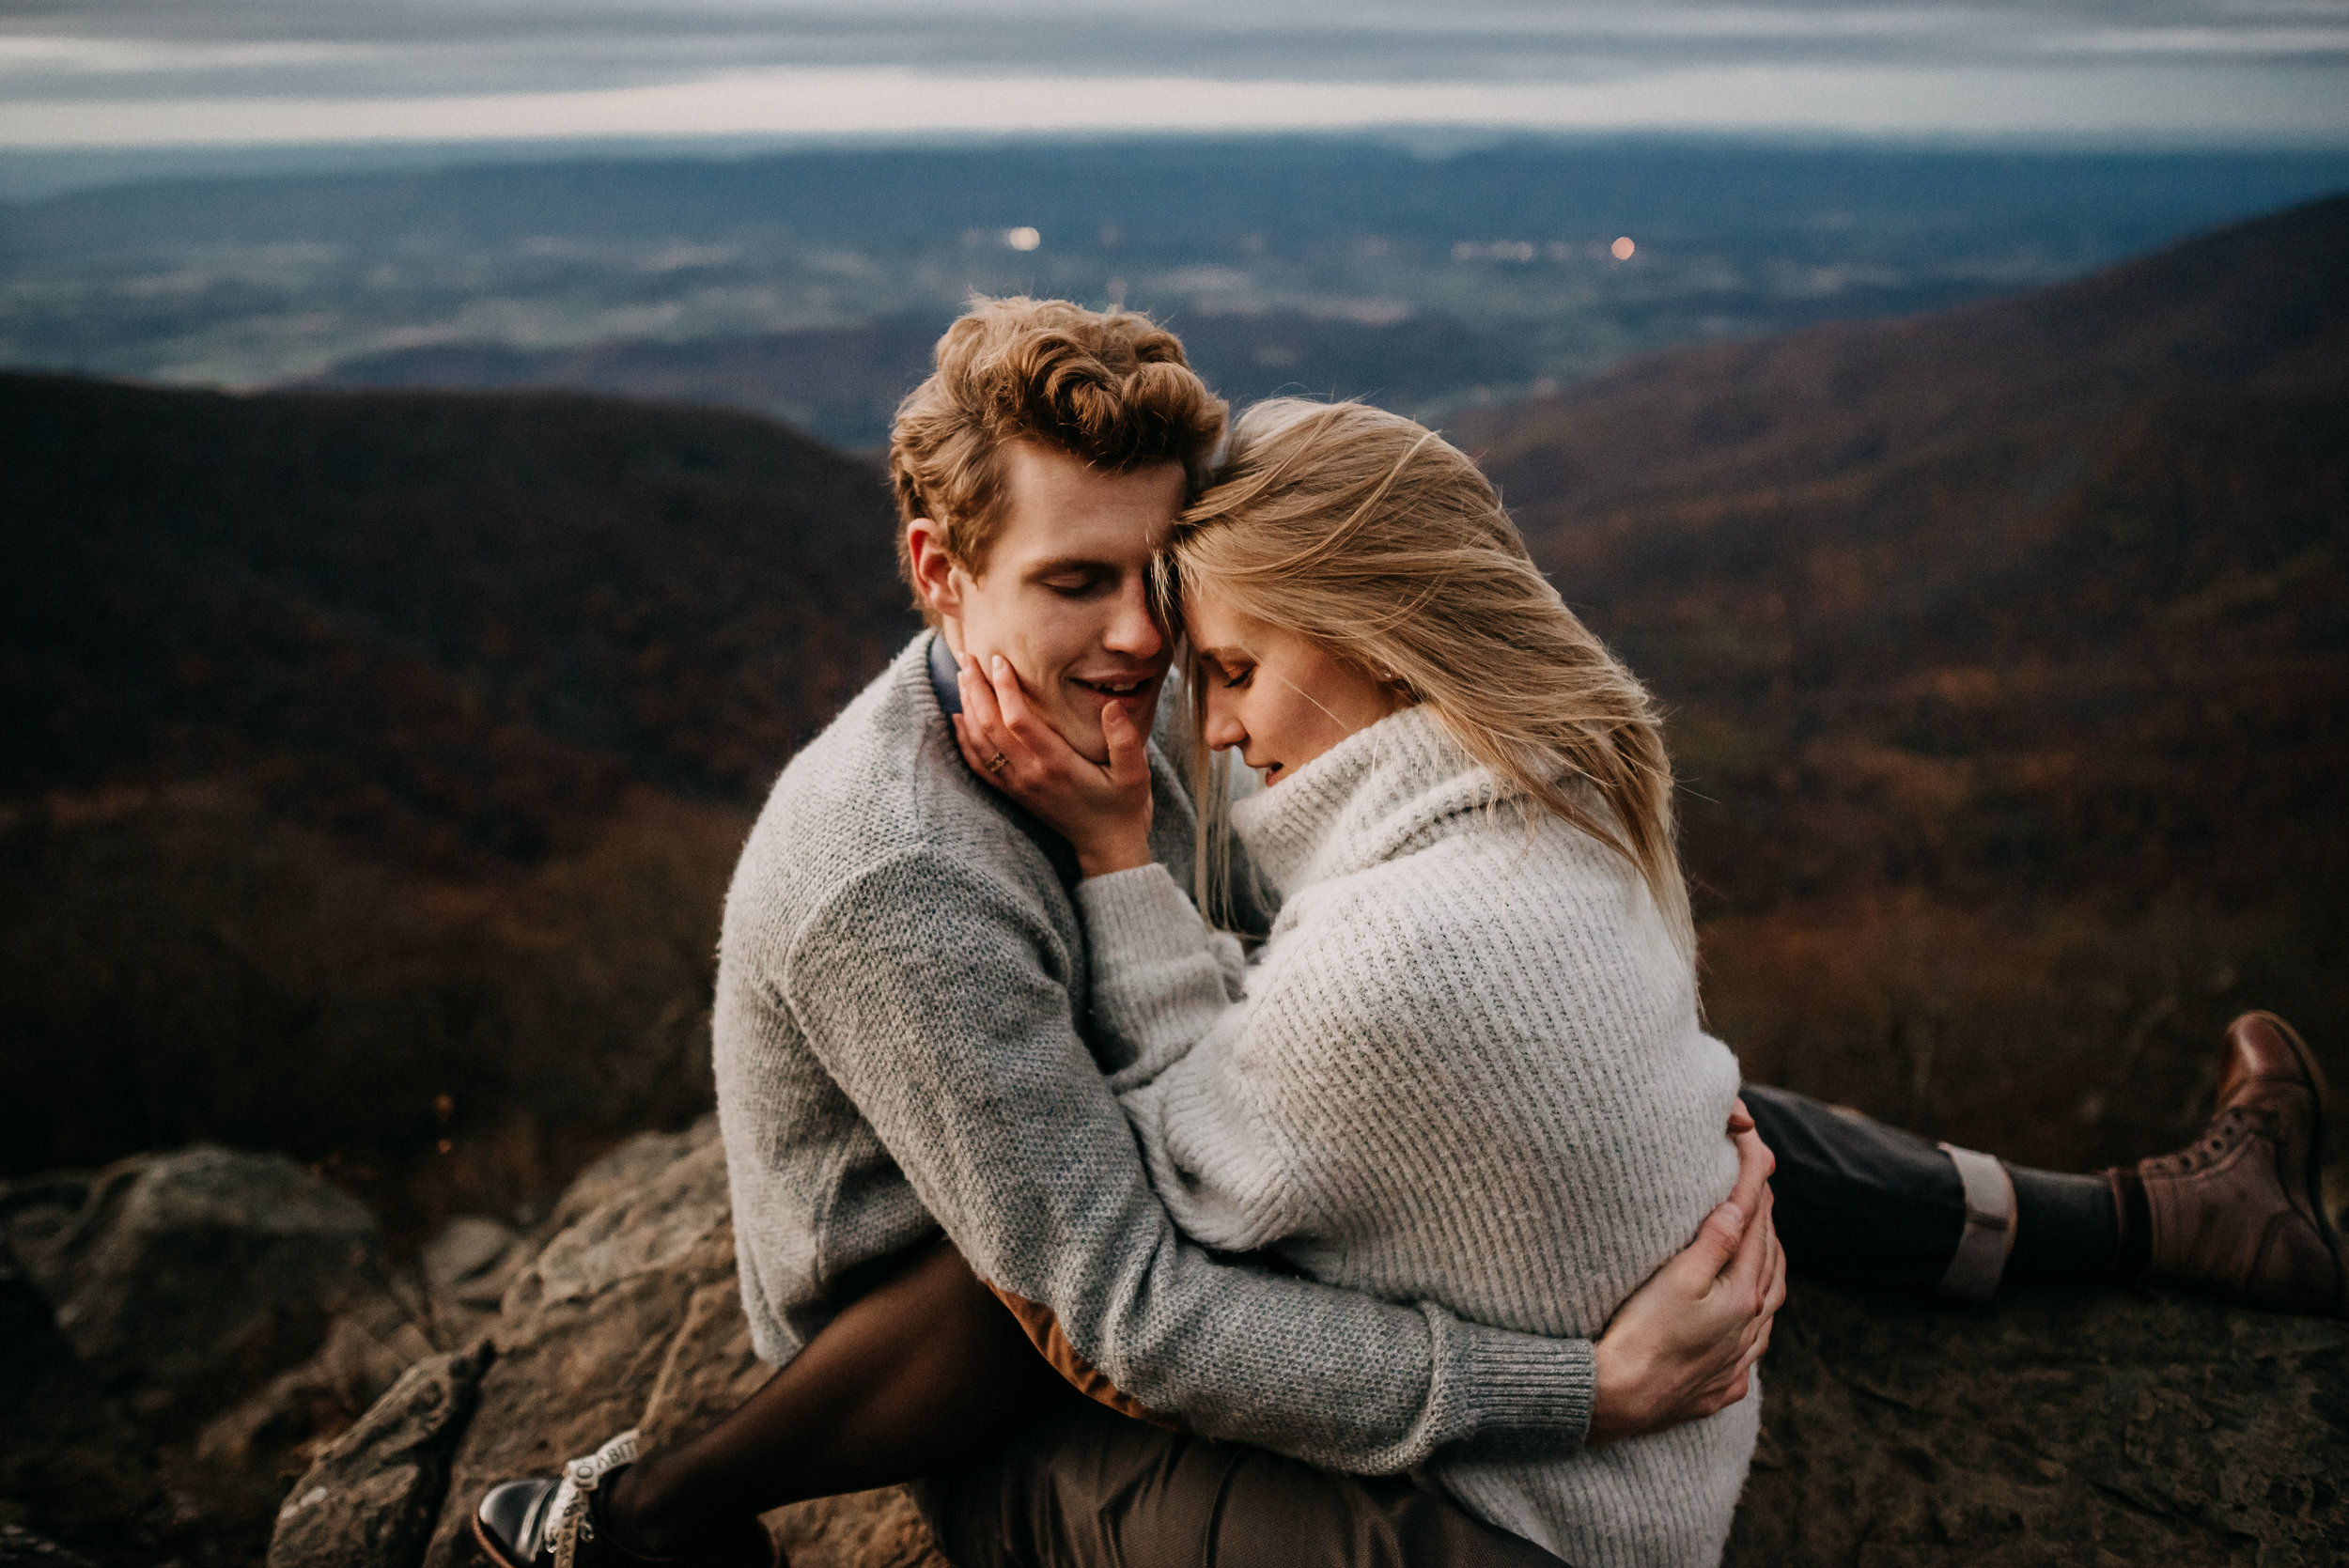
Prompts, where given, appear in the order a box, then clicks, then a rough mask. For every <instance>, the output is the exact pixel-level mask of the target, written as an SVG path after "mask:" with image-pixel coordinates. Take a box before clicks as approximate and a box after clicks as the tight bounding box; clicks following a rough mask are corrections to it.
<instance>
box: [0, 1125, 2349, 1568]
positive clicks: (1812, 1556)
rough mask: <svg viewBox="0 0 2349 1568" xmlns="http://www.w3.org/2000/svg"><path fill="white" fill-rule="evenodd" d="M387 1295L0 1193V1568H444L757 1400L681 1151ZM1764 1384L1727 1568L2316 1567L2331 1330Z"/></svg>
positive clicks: (53, 1202) (288, 1218)
mask: <svg viewBox="0 0 2349 1568" xmlns="http://www.w3.org/2000/svg"><path fill="white" fill-rule="evenodd" d="M422 1278H423V1281H424V1283H425V1284H426V1285H428V1287H429V1290H430V1296H429V1298H428V1299H427V1298H426V1296H424V1295H423V1294H422V1288H421V1287H420V1286H419V1285H418V1284H417V1283H415V1282H412V1281H409V1280H408V1279H407V1278H406V1277H404V1276H403V1275H401V1274H400V1272H399V1271H398V1270H397V1269H396V1268H394V1267H393V1266H392V1265H390V1264H389V1263H387V1262H386V1261H385V1259H384V1256H383V1252H382V1249H381V1243H380V1240H379V1239H378V1237H377V1235H376V1233H375V1231H374V1229H373V1227H372V1225H371V1224H368V1223H366V1221H365V1216H364V1214H361V1213H358V1212H357V1211H356V1205H352V1204H350V1202H349V1200H348V1199H345V1198H343V1197H341V1196H340V1195H339V1194H337V1193H335V1192H334V1191H333V1190H332V1189H330V1188H324V1187H323V1184H319V1183H317V1182H315V1181H314V1180H313V1179H312V1178H310V1177H308V1176H307V1175H306V1173H304V1172H301V1171H299V1170H298V1169H296V1168H294V1167H291V1166H288V1165H287V1164H286V1162H284V1161H282V1160H275V1159H271V1158H267V1157H255V1156H244V1155H232V1154H229V1153H227V1152H226V1151H221V1150H213V1149H197V1150H189V1151H183V1152H181V1153H179V1154H176V1155H171V1156H163V1157H146V1158H143V1159H140V1160H133V1161H128V1162H125V1163H124V1164H123V1165H121V1166H117V1167H114V1168H111V1169H109V1170H108V1171H105V1172H98V1173H97V1174H95V1175H65V1176H51V1177H44V1178H39V1179H37V1180H32V1181H27V1182H20V1183H17V1184H14V1185H12V1186H9V1187H6V1188H0V1407H5V1408H7V1409H8V1411H9V1412H10V1413H11V1416H10V1421H9V1423H8V1428H7V1432H6V1435H5V1436H4V1437H0V1563H13V1562H18V1561H22V1562H25V1563H28V1564H29V1563H34V1562H41V1563H53V1564H58V1565H70V1564H71V1563H72V1562H74V1561H75V1560H76V1558H75V1557H74V1556H73V1553H75V1552H78V1553H80V1554H82V1555H83V1556H85V1557H94V1558H95V1559H96V1560H100V1561H103V1562H107V1563H136V1562H161V1561H163V1560H165V1559H166V1558H169V1557H178V1558H180V1559H182V1560H186V1561H187V1562H188V1563H190V1564H192V1565H194V1564H207V1563H217V1564H222V1565H224V1568H225V1565H226V1564H231V1563H238V1564H244V1563H251V1562H253V1561H255V1560H257V1558H259V1556H260V1555H261V1551H262V1545H261V1543H262V1539H263V1537H264V1536H265V1535H266V1534H267V1531H268V1529H269V1528H270V1526H269V1522H270V1521H271V1520H272V1519H273V1521H274V1535H273V1537H271V1538H270V1539H269V1545H268V1547H267V1553H268V1561H269V1563H270V1564H271V1565H272V1568H311V1565H325V1564H334V1565H336V1568H420V1565H424V1564H430V1565H432V1568H457V1565H458V1564H461V1563H466V1562H469V1561H470V1560H471V1550H470V1546H469V1545H468V1543H467V1540H466V1520H467V1516H468V1514H469V1513H470V1510H471V1507H472V1505H473V1502H474V1499H475V1498H478V1496H479V1495H480V1493H481V1491H482V1490H483V1489H484V1488H486V1487H487V1486H489V1485H490V1484H491V1483H494V1482H496V1481H499V1480H503V1479H505V1478H506V1477H509V1476H514V1475H521V1474H530V1473H543V1472H546V1471H548V1470H550V1469H552V1467H553V1466H554V1465H556V1464H557V1463H559V1462H560V1461H561V1460H562V1459H564V1458H565V1457H568V1455H571V1454H575V1453H580V1452H586V1451H587V1450H589V1449H592V1448H593V1447H595V1446H596V1445H597V1444H599V1443H600V1442H601V1441H602V1440H603V1439H604V1438H606V1437H608V1436H611V1435H612V1434H613V1433H614V1432H615V1431H618V1430H619V1429H621V1428H623V1427H626V1426H629V1425H638V1426H641V1427H642V1428H643V1429H644V1430H645V1433H646V1437H647V1438H648V1439H649V1440H650V1441H653V1442H655V1443H658V1442H661V1441H663V1440H666V1439H667V1438H669V1437H671V1436H676V1435H677V1434H680V1433H683V1432H685V1431H688V1430H691V1429H692V1428H694V1427H696V1426H698V1425H699V1424H701V1423H702V1422H705V1421H708V1420H710V1419H712V1418H714V1417H715V1416H717V1415H718V1414H720V1413H721V1412H723V1410H725V1409H726V1408H728V1407H729V1406H731V1405H733V1404H735V1403H736V1402H737V1401H739V1399H740V1398H742V1397H743V1396H744V1395H745V1394H746V1393H748V1392H749V1391H750V1390H751V1389H753V1388H754V1387H755V1386H756V1385H757V1383H758V1382H759V1380H760V1379H761V1378H763V1377H764V1376H765V1369H764V1368H763V1367H762V1366H761V1365H760V1363H759V1362H758V1361H757V1359H756V1358H754V1356H753V1355H752V1353H751V1349H750V1344H749V1339H748V1332H747V1328H746V1326H745V1324H744V1321H743V1317H742V1312H741V1309H740V1304H739V1300H738V1298H737V1294H736V1282H735V1276H734V1245H733V1232H732V1226H731V1222H730V1219H729V1216H728V1210H727V1200H726V1186H725V1167H724V1162H723V1152H722V1150H721V1148H720V1146H719V1144H718V1141H717V1139H716V1135H715V1131H714V1128H712V1127H711V1126H709V1125H708V1124H707V1123H705V1124H704V1125H703V1126H698V1127H696V1128H694V1129H692V1131H689V1132H685V1133H678V1134H647V1135H645V1136H643V1137H640V1138H637V1139H635V1140H633V1141H630V1142H629V1143H627V1144H624V1145H622V1146H621V1147H620V1148H619V1149H617V1150H615V1151H614V1153H613V1154H612V1155H610V1156H609V1157H606V1158H605V1159H604V1160H603V1161H601V1162H600V1163H599V1164H598V1165H596V1166H594V1167H592V1168H591V1169H590V1170H589V1171H587V1172H585V1173H584V1174H583V1175H582V1176H581V1177H580V1179H579V1180H578V1181H577V1182H576V1183H575V1184H574V1185H573V1186H572V1187H571V1188H570V1189H569V1190H568V1192H567V1193H566V1195H565V1197H564V1198H563V1200H562V1202H561V1203H558V1204H557V1205H556V1207H555V1209H554V1211H553V1212H552V1214H551V1215H550V1216H549V1217H548V1219H546V1221H545V1222H544V1223H543V1224H541V1225H540V1226H538V1227H537V1228H535V1229H534V1230H533V1231H531V1232H530V1233H528V1234H519V1233H517V1232H515V1231H513V1230H512V1229H510V1228H508V1227H506V1226H504V1225H500V1224H497V1223H495V1222H492V1221H489V1220H467V1221H463V1222H460V1223H459V1224H456V1225H453V1226H452V1227H450V1228H449V1229H448V1230H446V1231H444V1232H443V1234H441V1235H440V1236H439V1237H436V1238H435V1239H434V1241H433V1243H432V1244H431V1245H430V1246H429V1247H428V1248H427V1250H426V1253H425V1257H424V1260H423V1270H422ZM53 1309H54V1310H53ZM1764 1378H1765V1381H1764V1389H1765V1396H1764V1397H1765V1405H1764V1421H1763V1438H1762V1444H1761V1448H1760V1450H1759V1452H1758V1453H1757V1455H1756V1458H1755V1463H1754V1470H1753V1475H1752V1479H1751V1481H1750V1483H1748V1486H1747V1488H1746V1495H1745V1499H1744V1502H1743V1504H1742V1506H1741V1508H1740V1511H1739V1515H1738V1521H1737V1527H1736V1531H1735V1536H1734V1537H1733V1539H1732V1542H1731V1545H1730V1551H1729V1559H1728V1560H1729V1561H1730V1562H1731V1563H1732V1564H1735V1565H1737V1568H1760V1565H1763V1564H1771V1565H1776V1564H1781V1563H1790V1562H1801V1563H1821V1564H1853V1565H1859V1564H1882V1563H1912V1562H1913V1563H1938V1562H1952V1563H1955V1562H1964V1563H1981V1564H1991V1565H2010V1564H2012V1565H2020V1564H2036V1563H2056V1562H2062V1563H2071V1562H2103V1563H2112V1562H2161V1563H2165V1564H2195V1563H2204V1562H2208V1563H2220V1562H2235V1561H2247V1560H2256V1561H2260V1562H2263V1563H2267V1564H2275V1565H2291V1564H2317V1563H2331V1562H2336V1561H2341V1560H2349V1488H2345V1487H2344V1483H2342V1481H2341V1477H2342V1476H2343V1475H2349V1325H2344V1324H2341V1323H2336V1322H2326V1321H2318V1320H2314V1319H2308V1318H2293V1317H2283V1316H2278V1315H2275V1314H2272V1313H2265V1312H2252V1311H2247V1310H2243V1309H2237V1308H2231V1307H2226V1306H2221V1305H2217V1304H2215V1303H2211V1302H2205V1301H2200V1300H2196V1299H2193V1298H2190V1297H2183V1296H2170V1295H2159V1294H2150V1293H2135V1292H2126V1291H2097V1292H2081V1291H2061V1292H2060V1291H2053V1290H2048V1291H2039V1292H2017V1293H2010V1296H2009V1298H2008V1299H2006V1300H2004V1301H2002V1302H2001V1303H2000V1305H1999V1307H1998V1309H1997V1310H1995V1311H1991V1312H1975V1311H1969V1310H1966V1309H1960V1308H1953V1307H1948V1306H1944V1305H1940V1304H1937V1303H1934V1302H1928V1301H1919V1300H1914V1299H1910V1298H1907V1297H1904V1296H1883V1295H1877V1294H1874V1293H1869V1292H1864V1291H1858V1290H1852V1289H1848V1288H1843V1287H1839V1286H1833V1285H1828V1284H1825V1283H1821V1282H1817V1281H1799V1280H1798V1281H1797V1282H1796V1286H1795V1294H1794V1296H1793V1298H1792V1300H1791V1301H1790V1303H1789V1305H1788V1307H1787V1309H1786V1311H1785V1312H1783V1313H1782V1314H1781V1318H1780V1320H1779V1326H1778V1331H1777V1334H1776V1337H1775V1339H1774V1342H1773V1344H1772V1348H1771V1352H1770V1356H1769V1359H1768V1361H1767V1362H1766V1366H1765V1372H1764ZM354 1418H355V1419H354ZM289 1459H290V1460H292V1461H294V1462H296V1463H306V1465H307V1470H306V1473H304V1474H303V1475H302V1477H301V1479H300V1480H299V1481H297V1482H295V1483H293V1485H292V1486H291V1488H290V1489H289V1490H288V1488H287V1487H286V1486H285V1484H284V1482H283V1480H282V1473H281V1470H280V1468H279V1467H281V1466H282V1465H284V1464H286V1463H287V1462H288V1460H289ZM768 1522H769V1525H770V1529H772V1530H773V1531H774V1532H775V1533H776V1535H777V1536H778V1538H779V1539H780V1540H781V1541H782V1542H783V1544H784V1545H786V1549H787V1550H788V1552H789V1553H790V1558H791V1560H792V1561H793V1562H794V1563H796V1564H799V1565H801V1568H942V1565H941V1560H940V1559H939V1558H938V1557H937V1554H936V1553H935V1552H934V1551H933V1550H932V1549H931V1546H930V1544H929V1541H928V1537H927V1534H926V1531H925V1529H923V1527H922V1524H921V1521H920V1519H919V1517H918V1516H917V1515H916V1514H915V1513H914V1511H913V1509H912V1506H911V1503H910V1500H909V1499H908V1498H907V1497H906V1495H905V1494H904V1493H903V1492H902V1491H897V1490H891V1491H884V1492H876V1493H868V1494H864V1495H863V1496H861V1497H855V1498H837V1499H831V1500H827V1501H823V1502H817V1503H809V1504H802V1505H800V1506H798V1507H795V1508H791V1509H786V1510H783V1511H780V1512H779V1513H777V1514H773V1515H771V1516H770V1519H769V1521H768ZM58 1541H62V1542H64V1543H66V1544H67V1546H68V1547H70V1548H71V1550H70V1551H68V1550H66V1549H65V1548H61V1547H59V1546H58V1545H55V1542H58Z"/></svg>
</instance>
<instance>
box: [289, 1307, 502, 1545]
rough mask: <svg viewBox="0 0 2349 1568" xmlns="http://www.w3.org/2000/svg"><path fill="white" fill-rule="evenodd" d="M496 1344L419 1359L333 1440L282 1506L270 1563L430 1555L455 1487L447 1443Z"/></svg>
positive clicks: (456, 1437)
mask: <svg viewBox="0 0 2349 1568" xmlns="http://www.w3.org/2000/svg"><path fill="white" fill-rule="evenodd" d="M494 1354H495V1352H494V1351H492V1350H491V1349H490V1345H489V1343H488V1342H486V1341H485V1342H483V1343H480V1344H478V1345H475V1346H474V1347H473V1348H471V1349H469V1350H465V1351H451V1352H448V1353H446V1354H443V1355H440V1356H434V1357H431V1358H428V1359H426V1360H423V1361H419V1362H418V1363H416V1365H414V1366H412V1367H411V1368H409V1369H408V1371H407V1373H406V1374H405V1375H403V1376H402V1377H401V1378H400V1380H399V1381H398V1382H397V1384H395V1385H394V1386H393V1388H392V1390H391V1391H390V1392H389V1393H387V1394H385V1395H384V1396H383V1397H382V1399H381V1400H380V1401H379V1402H378V1403H377V1404H376V1405H375V1407H374V1408H373V1409H371V1410H369V1411H368V1412H367V1413H366V1415H365V1416H363V1417H361V1418H360V1419H359V1421H356V1422H355V1423H353V1424H352V1426H351V1427H350V1430H348V1431H346V1432H345V1433H344V1434H343V1435H342V1436H339V1437H337V1438H336V1439H335V1440H334V1442H332V1443H331V1444H329V1445H328V1446H327V1448H326V1449H325V1451H324V1452H322V1453H320V1454H319V1457H318V1459H317V1461H316V1462H315V1463H314V1464H312V1465H311V1467H310V1469H309V1472H308V1473H307V1474H305V1475H304V1476H303V1478H302V1481H301V1483H300V1484H298V1485H297V1486H295V1488H294V1489H293V1491H292V1493H291V1494H289V1495H288V1497H287V1498H286V1501H285V1504H284V1506H283V1507H281V1508H280V1509H279V1510H278V1513H277V1529H276V1533H275V1534H274V1535H272V1537H271V1539H270V1547H269V1563H270V1568H278V1565H279V1564H284V1563H329V1562H335V1563H342V1562H348V1563H367V1562H402V1563H407V1562H414V1561H416V1560H418V1559H420V1558H421V1557H423V1555H424V1551H425V1547H426V1545H427V1544H428V1542H429V1541H430V1540H431V1537H432V1527H433V1524H434V1522H435V1521H436V1520H437V1518H438V1517H439V1515H440V1512H441V1504H442V1499H443V1498H444V1497H445V1496H446V1494H447V1491H448V1459H449V1453H450V1452H451V1451H452V1450H453V1449H454V1448H455V1447H456V1446H457V1444H458V1443H459V1441H460V1440H461V1438H462V1436H463V1435H464V1430H465V1423H466V1421H468V1419H469V1418H470V1417H471V1416H472V1415H473V1411H474V1402H475V1401H476V1399H477V1398H478V1397H479V1393H480V1388H481V1374H482V1373H483V1372H484V1371H485V1370H487V1368H488V1367H489V1365H490V1360H491V1358H492V1357H493V1356H494Z"/></svg>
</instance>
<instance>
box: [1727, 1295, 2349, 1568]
mask: <svg viewBox="0 0 2349 1568" xmlns="http://www.w3.org/2000/svg"><path fill="white" fill-rule="evenodd" d="M1764 1377H1765V1382H1764V1395H1763V1407H1762V1408H1763V1436H1762V1442H1761V1446H1760V1449H1759V1451H1758V1452H1757V1453H1756V1455H1755V1458H1754V1468H1753V1475H1752V1479H1751V1480H1750V1481H1749V1482H1748V1483H1747V1484H1746V1494H1745V1498H1744V1500H1743V1502H1742V1503H1741V1505H1740V1508H1739V1512H1738V1519H1737V1527H1736V1531H1735V1535H1734V1536H1733V1537H1732V1540H1731V1543H1730V1551H1729V1561H1730V1562H1731V1563H1733V1564H1739V1565H1751V1568H1762V1565H1764V1564H1785V1563H1820V1564H1853V1565H1859V1564H1877V1563H1966V1564H1972V1565H1980V1568H2020V1565H2022V1564H2039V1563H2097V1564H2118V1563H2161V1564H2164V1565H2165V1568H2186V1565H2189V1564H2201V1563H2213V1564H2216V1563H2240V1562H2258V1563H2262V1564H2264V1565H2267V1568H2287V1565H2306V1568H2318V1565H2320V1564H2335V1563H2341V1562H2345V1561H2349V1324H2343V1323H2340V1322H2331V1321H2325V1320H2320V1319H2315V1318H2304V1317H2286V1316H2281V1315H2279V1314H2276V1313H2272V1312H2255V1311H2251V1310H2248V1309H2244V1308H2235V1307H2228V1306H2223V1305H2220V1304H2217V1303H2215V1302H2209V1301H2202V1300H2198V1299H2195V1298H2193V1297H2189V1296H2172V1295H2167V1294H2164V1295H2151V1294H2139V1293H2135V1292H2128V1291H2119V1290H2109V1291H2079V1290H2054V1289H2039V1290H2029V1291H2014V1292H2009V1293H2007V1296H2005V1297H2004V1298H2003V1299H2002V1300H2001V1301H2000V1302H1999V1306H1998V1307H1997V1308H1996V1309H1995V1310H1993V1311H1984V1312H1977V1311H1973V1310H1969V1309H1964V1308H1957V1307H1952V1306H1947V1305H1943V1304H1939V1303H1936V1302H1931V1301H1921V1300H1916V1299H1913V1298H1910V1297H1906V1296H1890V1295H1884V1294H1880V1293H1875V1292H1866V1291H1855V1290H1849V1289H1843V1288H1838V1287H1835V1286H1830V1285H1826V1284H1821V1283H1817V1282H1813V1281H1802V1280H1797V1281H1795V1283H1794V1287H1793V1294H1792V1295H1791V1296H1790V1298H1789V1300H1788V1302H1787V1305H1786V1308H1785V1310H1784V1311H1783V1312H1781V1313H1780V1315H1779V1320H1778V1327H1777V1329H1776V1331H1775V1332H1774V1334H1773V1335H1772V1337H1771V1342H1770V1352H1769V1357H1768V1359H1767V1361H1766V1363H1765V1369H1764Z"/></svg>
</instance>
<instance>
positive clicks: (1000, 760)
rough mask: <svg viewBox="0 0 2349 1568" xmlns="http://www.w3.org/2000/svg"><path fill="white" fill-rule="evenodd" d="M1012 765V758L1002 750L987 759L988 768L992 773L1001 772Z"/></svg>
mask: <svg viewBox="0 0 2349 1568" xmlns="http://www.w3.org/2000/svg"><path fill="white" fill-rule="evenodd" d="M1010 765H1011V758H1009V757H1007V756H1005V755H1003V753H1001V752H998V753H995V754H994V755H993V756H991V757H989V758H988V759H987V770H988V772H990V773H1000V772H1002V771H1003V769H1004V768H1007V767H1009V766H1010Z"/></svg>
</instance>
